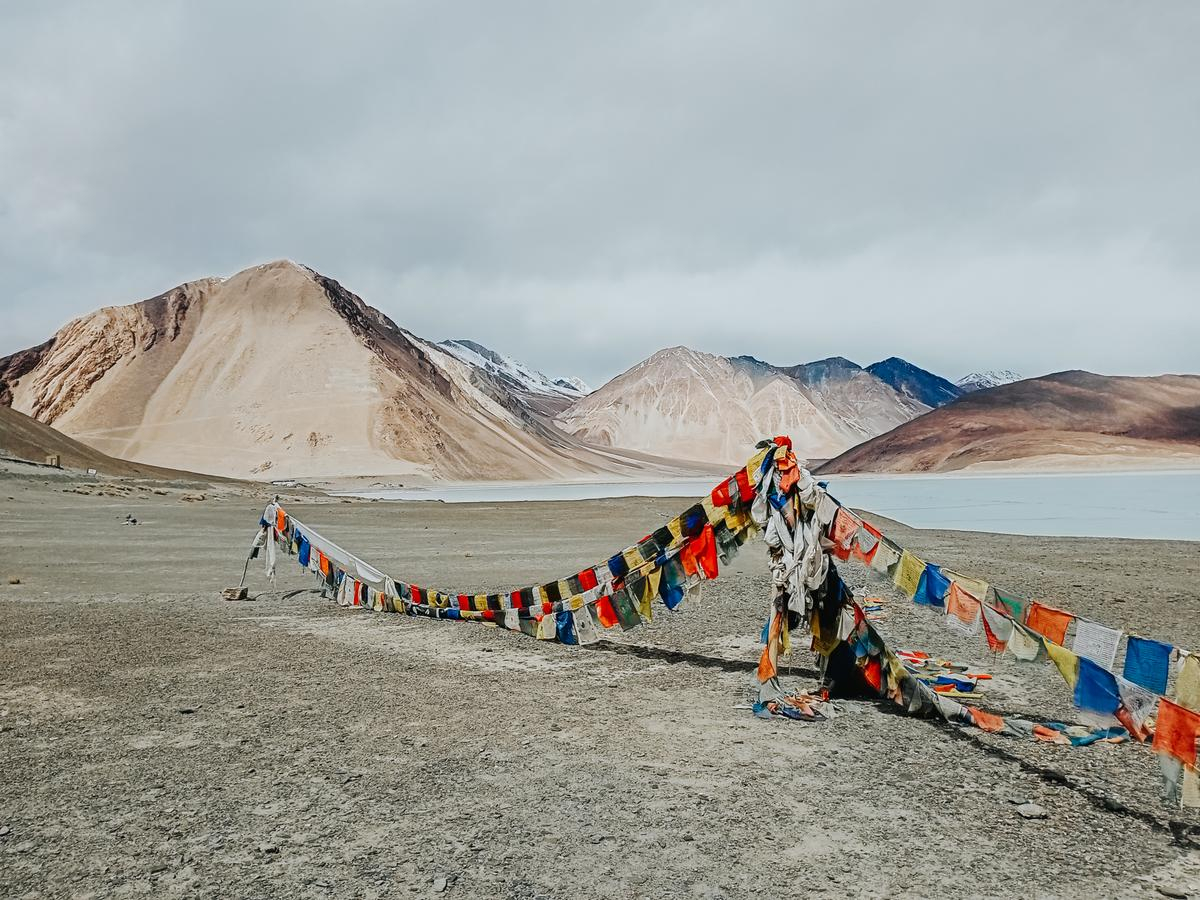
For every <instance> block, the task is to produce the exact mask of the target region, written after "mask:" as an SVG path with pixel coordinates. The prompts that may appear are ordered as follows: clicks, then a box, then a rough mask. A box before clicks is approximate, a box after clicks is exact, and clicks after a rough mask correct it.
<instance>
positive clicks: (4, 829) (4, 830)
mask: <svg viewBox="0 0 1200 900" xmlns="http://www.w3.org/2000/svg"><path fill="white" fill-rule="evenodd" d="M10 834H12V829H11V828H9V827H8V826H7V825H0V837H8V836H9V835H10Z"/></svg>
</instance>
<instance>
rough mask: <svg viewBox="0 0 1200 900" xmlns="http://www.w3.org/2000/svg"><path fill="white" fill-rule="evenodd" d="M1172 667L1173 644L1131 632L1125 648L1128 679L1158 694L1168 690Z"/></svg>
mask: <svg viewBox="0 0 1200 900" xmlns="http://www.w3.org/2000/svg"><path fill="white" fill-rule="evenodd" d="M1170 669H1171V645H1170V644H1164V643H1163V642H1162V641H1152V640H1150V639H1149V638H1141V637H1138V636H1137V635H1134V634H1131V635H1130V636H1129V644H1128V646H1127V647H1126V648H1125V671H1124V672H1123V673H1122V674H1123V675H1124V676H1125V680H1126V681H1132V682H1133V683H1134V684H1138V685H1141V686H1142V687H1144V688H1145V689H1146V690H1148V691H1154V693H1156V694H1165V693H1166V692H1167V675H1168V674H1169V672H1170Z"/></svg>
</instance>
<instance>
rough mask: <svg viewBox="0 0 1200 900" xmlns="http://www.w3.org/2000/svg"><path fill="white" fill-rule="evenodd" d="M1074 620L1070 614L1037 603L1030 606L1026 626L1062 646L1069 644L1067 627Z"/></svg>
mask: <svg viewBox="0 0 1200 900" xmlns="http://www.w3.org/2000/svg"><path fill="white" fill-rule="evenodd" d="M1074 620H1075V617H1074V616H1073V615H1071V614H1070V613H1069V612H1065V611H1064V610H1061V609H1055V608H1054V607H1053V606H1045V605H1043V604H1041V603H1037V602H1035V603H1032V604H1030V606H1029V615H1028V616H1027V617H1026V619H1025V625H1026V627H1028V628H1030V629H1031V630H1033V631H1036V632H1037V633H1038V634H1040V635H1042V637H1048V638H1050V640H1052V641H1054V643H1056V644H1060V645H1061V644H1065V643H1066V642H1067V640H1066V639H1067V626H1069V625H1070V624H1071V622H1073V621H1074Z"/></svg>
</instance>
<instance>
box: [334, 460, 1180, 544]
mask: <svg viewBox="0 0 1200 900" xmlns="http://www.w3.org/2000/svg"><path fill="white" fill-rule="evenodd" d="M826 480H827V481H828V482H829V490H830V492H831V493H832V494H833V495H834V496H835V497H837V498H838V499H839V500H840V501H842V502H843V503H845V504H847V505H848V506H854V507H858V508H860V509H868V510H871V511H872V512H876V513H879V514H880V515H884V516H887V517H888V518H891V519H896V520H897V521H900V522H904V523H905V524H907V525H911V526H913V527H915V528H956V529H962V530H965V531H997V532H1005V533H1009V534H1034V535H1042V534H1044V535H1079V536H1086V537H1130V538H1160V539H1175V540H1189V541H1200V472H1193V471H1161V472H1094V473H1092V472H1089V473H1074V472H1072V473H1062V472H1055V473H1047V474H1040V475H999V474H987V475H834V476H829V477H828V478H827V479H826ZM715 483H716V479H711V478H701V479H695V478H693V479H681V480H676V481H645V482H633V481H623V482H591V483H586V482H585V483H563V484H538V483H522V482H505V483H483V484H471V485H452V486H445V487H431V488H403V489H395V490H378V491H355V492H343V493H345V494H346V495H347V496H356V497H371V498H378V499H383V500H441V501H443V502H446V503H506V502H516V501H523V500H592V499H597V498H602V497H700V496H702V495H704V494H707V493H708V492H709V491H710V490H711V489H712V487H713V485H714V484H715Z"/></svg>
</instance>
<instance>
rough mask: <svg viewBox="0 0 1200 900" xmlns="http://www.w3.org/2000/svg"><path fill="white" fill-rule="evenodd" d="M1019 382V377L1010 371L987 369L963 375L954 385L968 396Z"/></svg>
mask: <svg viewBox="0 0 1200 900" xmlns="http://www.w3.org/2000/svg"><path fill="white" fill-rule="evenodd" d="M1020 380H1021V376H1020V375H1018V374H1017V373H1016V372H1014V371H1012V370H1011V369H989V370H988V371H986V372H972V373H971V374H969V375H964V376H963V377H962V378H960V379H958V381H956V382H955V383H954V385H955V387H957V388H958V389H959V390H960V391H962V392H963V393H964V394H969V393H971V392H972V391H984V390H987V389H988V388H994V387H999V386H1000V385H1002V384H1012V383H1013V382H1014V381H1020Z"/></svg>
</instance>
